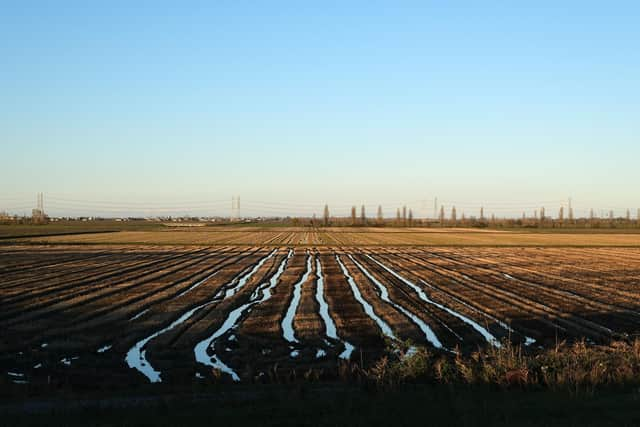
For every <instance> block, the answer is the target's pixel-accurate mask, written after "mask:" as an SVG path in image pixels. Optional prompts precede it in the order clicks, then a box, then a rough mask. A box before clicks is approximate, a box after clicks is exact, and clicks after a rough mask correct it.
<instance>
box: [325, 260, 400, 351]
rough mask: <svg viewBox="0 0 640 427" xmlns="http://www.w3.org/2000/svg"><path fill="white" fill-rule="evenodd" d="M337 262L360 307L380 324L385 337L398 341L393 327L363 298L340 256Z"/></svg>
mask: <svg viewBox="0 0 640 427" xmlns="http://www.w3.org/2000/svg"><path fill="white" fill-rule="evenodd" d="M336 261H338V265H339V266H340V269H341V270H342V274H344V276H345V277H346V278H347V282H349V286H350V287H351V292H353V296H354V297H355V298H356V300H357V301H358V302H359V303H360V305H361V306H362V308H363V309H364V312H365V313H366V314H367V316H369V317H370V318H371V319H373V321H374V322H376V323H377V324H378V326H379V327H380V330H381V331H382V333H383V334H384V335H386V336H387V337H389V338H391V339H392V340H397V338H396V336H395V335H394V334H393V331H392V330H391V327H390V326H389V325H388V324H387V322H385V321H384V320H382V319H381V318H380V317H378V315H377V314H376V313H375V311H373V307H371V304H369V303H368V302H367V301H366V300H365V299H364V298H363V297H362V294H361V293H360V289H358V286H357V285H356V282H355V281H354V280H353V277H351V275H350V274H349V271H348V270H347V268H346V267H345V266H344V264H343V263H342V260H341V259H340V256H339V255H338V254H336Z"/></svg>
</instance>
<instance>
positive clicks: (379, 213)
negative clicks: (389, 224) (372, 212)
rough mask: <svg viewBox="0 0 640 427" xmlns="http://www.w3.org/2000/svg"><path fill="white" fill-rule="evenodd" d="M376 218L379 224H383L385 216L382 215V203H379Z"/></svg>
mask: <svg viewBox="0 0 640 427" xmlns="http://www.w3.org/2000/svg"><path fill="white" fill-rule="evenodd" d="M376 219H377V220H378V225H382V223H383V222H384V216H383V215H382V205H378V214H377V215H376Z"/></svg>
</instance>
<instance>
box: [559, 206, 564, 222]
mask: <svg viewBox="0 0 640 427" xmlns="http://www.w3.org/2000/svg"><path fill="white" fill-rule="evenodd" d="M558 220H559V221H560V222H562V221H564V206H560V212H558Z"/></svg>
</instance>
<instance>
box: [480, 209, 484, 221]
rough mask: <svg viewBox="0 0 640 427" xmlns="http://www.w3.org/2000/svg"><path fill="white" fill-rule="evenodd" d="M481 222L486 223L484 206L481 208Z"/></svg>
mask: <svg viewBox="0 0 640 427" xmlns="http://www.w3.org/2000/svg"><path fill="white" fill-rule="evenodd" d="M480 221H484V206H480Z"/></svg>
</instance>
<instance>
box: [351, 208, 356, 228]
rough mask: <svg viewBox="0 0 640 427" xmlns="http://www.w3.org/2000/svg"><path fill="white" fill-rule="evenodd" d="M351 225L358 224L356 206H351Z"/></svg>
mask: <svg viewBox="0 0 640 427" xmlns="http://www.w3.org/2000/svg"><path fill="white" fill-rule="evenodd" d="M351 225H356V207H355V206H351Z"/></svg>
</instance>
